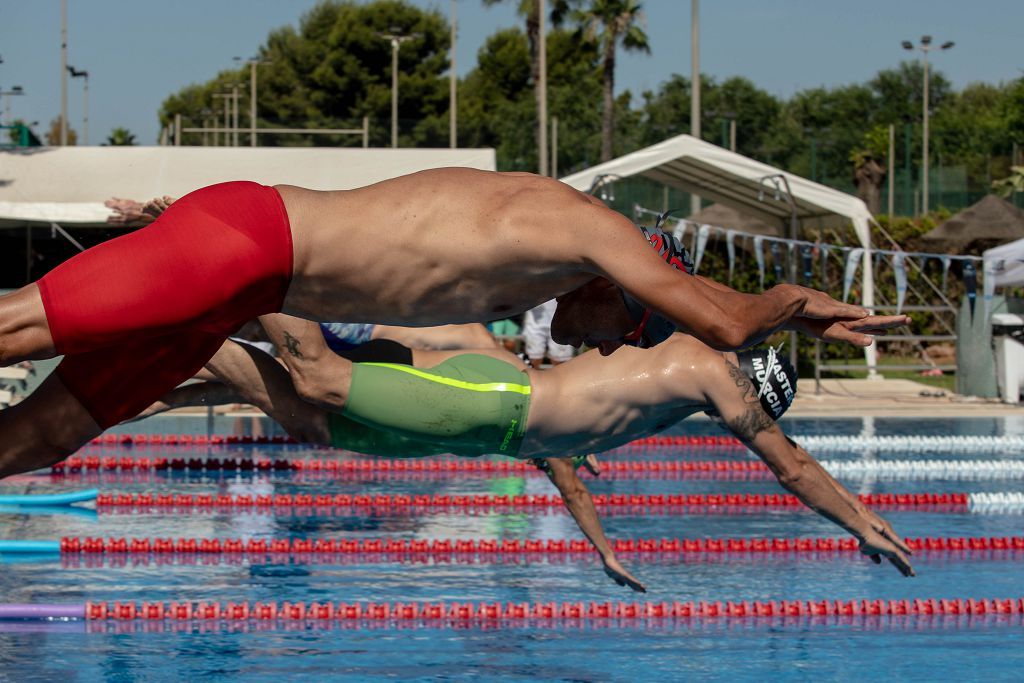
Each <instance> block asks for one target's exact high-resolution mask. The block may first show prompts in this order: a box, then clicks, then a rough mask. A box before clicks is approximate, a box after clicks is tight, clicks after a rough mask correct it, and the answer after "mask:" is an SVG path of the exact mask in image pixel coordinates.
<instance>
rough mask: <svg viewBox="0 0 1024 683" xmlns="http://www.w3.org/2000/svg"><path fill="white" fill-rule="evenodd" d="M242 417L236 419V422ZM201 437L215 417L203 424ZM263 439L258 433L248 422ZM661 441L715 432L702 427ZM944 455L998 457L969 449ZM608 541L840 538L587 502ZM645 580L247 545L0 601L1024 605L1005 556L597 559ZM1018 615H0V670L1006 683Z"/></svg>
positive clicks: (432, 531)
mask: <svg viewBox="0 0 1024 683" xmlns="http://www.w3.org/2000/svg"><path fill="white" fill-rule="evenodd" d="M247 426H248V425H247ZM784 426H785V428H786V430H787V431H788V432H789V433H791V434H794V435H797V440H799V436H800V435H837V434H839V435H844V434H848V435H851V436H855V435H862V434H868V435H879V436H884V435H909V434H916V435H940V434H960V435H978V436H1000V435H1007V434H1021V433H1024V425H1021V424H1018V423H1016V422H1015V421H1013V420H1009V419H962V420H955V421H950V420H941V421H940V420H908V419H873V420H872V419H855V420H854V419H851V420H836V419H829V420H820V419H789V420H785V421H784ZM206 428H207V425H206V421H205V420H196V419H194V418H188V419H184V418H168V419H156V420H151V421H148V422H145V423H141V424H138V425H133V426H132V429H130V430H127V431H129V432H133V433H134V432H139V431H145V430H147V429H148V430H149V431H151V432H152V433H183V432H192V433H205V431H206ZM213 428H214V430H216V431H218V432H221V433H224V432H228V431H230V430H231V429H232V428H233V425H232V423H231V422H230V421H229V420H227V419H225V418H218V419H217V421H215V423H214V425H213ZM262 428H263V429H265V430H268V431H271V430H272V429H273V427H272V426H270V425H263V427H262ZM673 433H677V434H718V433H720V432H718V431H717V428H716V427H714V426H713V425H711V424H710V423H708V422H705V421H692V422H687V423H682V424H680V425H678V426H677V427H675V428H674V430H673ZM90 448H92V449H93V451H91V452H93V453H102V454H103V455H117V456H119V457H120V456H131V457H137V456H142V455H153V454H154V453H155V452H156V451H160V452H161V453H162V454H165V455H166V454H169V453H170V452H171V451H172V450H173V454H174V457H185V458H194V457H200V458H201V457H204V456H205V455H208V454H209V455H216V456H217V457H235V458H241V457H250V456H252V457H259V458H280V457H287V458H325V457H343V458H348V457H352V456H348V455H338V454H336V453H331V452H329V451H326V450H323V449H312V448H306V447H299V446H238V447H228V446H217V447H192V448H191V450H185V449H183V447H181V446H176V447H170V446H165V447H157V446H134V447H117V446H104V447H90ZM751 457H752V456H751V455H750V454H748V453H746V452H744V451H742V450H740V449H736V448H731V449H723V448H715V447H699V448H689V447H688V448H685V449H683V448H678V447H675V448H671V449H669V448H662V449H657V450H644V451H640V450H635V451H627V450H619V451H615V452H613V453H609V454H607V455H605V456H603V459H604V460H605V461H611V460H613V459H615V460H618V459H621V460H634V461H635V460H650V459H661V460H749V459H750V458H751ZM957 457H958V455H957V454H955V453H954V454H951V453H949V452H941V453H940V452H935V453H928V452H918V451H915V452H913V453H909V452H900V451H898V450H874V451H864V452H856V451H853V450H850V451H845V452H843V451H838V452H837V451H830V452H828V453H822V454H819V459H822V460H871V459H876V460H886V459H899V460H907V459H915V460H924V459H956V458H957ZM960 457H961V458H962V459H986V460H1021V459H1024V454H1022V453H1019V452H999V451H990V452H985V453H980V454H979V453H971V454H965V455H962V456H960ZM91 476H92V479H89V478H88V475H87V476H81V475H72V474H68V475H66V476H64V477H63V478H61V477H54V476H51V475H49V474H36V475H31V476H29V477H23V478H20V479H17V480H15V482H14V483H8V484H6V485H3V486H2V487H0V488H2V492H4V493H14V492H25V491H27V490H31V491H33V492H48V491H68V490H76V489H81V488H87V487H90V486H94V485H96V486H98V487H99V488H100V489H101V490H104V491H116V492H143V491H146V492H154V493H156V492H173V493H232V494H243V493H248V494H251V495H259V494H269V493H299V492H312V493H331V494H336V493H352V494H356V493H359V494H363V493H371V494H375V493H385V494H423V493H426V494H436V493H446V494H450V495H456V494H460V495H461V494H478V493H481V494H482V493H489V494H508V495H515V494H521V493H526V494H540V493H547V494H550V493H552V492H553V491H554V489H553V488H552V487H551V486H550V484H549V483H548V482H547V480H546V479H545V478H544V477H542V476H536V475H533V474H529V475H522V476H521V475H516V476H492V477H488V476H482V475H479V474H474V475H459V474H449V475H436V474H434V475H430V476H427V475H421V476H412V475H402V476H398V475H395V476H393V477H390V478H388V477H386V476H381V475H380V474H379V473H377V474H373V473H367V474H366V475H365V476H362V475H352V476H346V477H333V478H332V477H321V478H316V477H311V476H308V475H307V476H300V474H297V473H291V472H271V473H236V472H213V473H211V472H207V473H194V472H155V473H148V472H147V473H134V474H128V475H122V474H120V473H99V474H96V473H93V474H92V475H91ZM584 478H585V480H586V481H587V484H588V486H589V487H590V488H591V490H592V491H593V492H594V493H606V494H610V493H645V494H646V493H665V494H667V493H680V492H694V493H696V492H702V493H712V492H714V493H730V492H750V493H778V492H781V489H780V487H779V486H778V485H777V484H776V483H774V481H772V480H770V479H763V478H750V479H731V480H724V479H686V478H662V479H655V478H645V477H637V476H631V477H624V476H620V477H616V476H614V475H612V474H610V473H609V474H606V475H605V476H604V477H602V478H600V479H594V478H592V477H589V475H584ZM844 484H846V485H847V486H848V488H850V489H851V490H852V491H854V492H857V493H878V492H937V493H942V492H953V491H964V492H1005V491H1020V490H1021V488H1022V486H1021V479H1020V478H1016V479H1015V478H1007V479H1002V480H1001V479H998V478H986V479H983V480H952V479H951V480H943V479H935V478H929V479H927V480H925V479H921V480H915V479H912V478H910V479H900V480H887V479H885V478H873V477H859V478H851V479H847V480H845V481H844ZM882 514H883V516H885V517H886V518H887V519H889V521H890V522H892V524H893V525H894V527H895V528H896V530H897V531H898V532H900V533H901V534H902V535H904V536H907V537H927V536H932V537H948V536H1020V535H1024V533H1022V531H1021V528H1022V521H1024V517H1022V515H1021V514H1019V513H1017V512H1003V513H979V512H968V511H954V512H949V511H947V512H936V511H927V510H891V511H882ZM602 520H603V523H604V525H605V529H606V532H607V533H608V535H609V536H610V537H611V538H615V539H628V538H655V539H660V538H688V539H689V538H706V537H743V538H754V537H797V536H799V537H819V536H825V537H842V536H843V535H844V533H843V532H842V531H841V530H840V529H838V528H837V527H835V526H833V525H832V524H831V523H829V522H828V521H826V520H824V519H822V518H820V517H818V516H816V515H814V514H813V513H811V512H808V511H806V510H804V509H802V508H801V509H799V510H792V509H785V508H782V509H770V508H769V509H763V510H758V509H753V510H743V511H742V512H740V513H738V514H723V513H721V512H720V511H709V512H707V513H704V514H688V515H681V514H678V512H677V511H672V510H661V511H659V510H657V509H655V508H651V509H646V510H626V511H618V512H616V513H614V514H602ZM0 530H2V534H0V538H4V539H40V540H54V539H59V538H61V537H65V536H79V537H85V536H89V537H104V538H106V537H126V538H133V537H149V538H153V537H170V538H175V539H177V538H180V537H196V538H220V539H224V538H241V539H250V538H257V539H272V538H334V539H338V538H363V539H385V540H386V539H430V540H432V539H505V538H510V539H534V538H540V539H578V538H581V534H580V532H579V531H578V529H577V528H576V526H575V524H574V523H573V521H572V518H571V517H570V516H569V515H568V514H566V513H564V512H563V511H562V510H561V509H559V508H551V509H547V510H533V509H526V510H523V509H516V510H505V511H490V510H483V509H476V510H468V511H467V510H426V511H423V510H419V511H415V513H410V511H408V510H392V511H390V512H389V511H382V510H375V511H371V512H365V511H358V510H351V511H346V510H340V511H339V510H334V511H332V512H330V513H329V514H316V513H315V512H313V513H312V514H310V515H307V514H305V513H302V514H292V513H290V512H281V511H276V512H275V511H265V512H252V511H249V512H240V511H229V510H211V511H205V512H194V513H170V514H146V513H127V514H122V513H118V514H112V513H107V512H103V511H101V512H99V513H98V514H97V513H96V512H94V511H92V510H83V509H78V510H76V511H74V512H65V513H64V514H32V515H27V514H24V513H21V512H18V511H15V510H6V511H0ZM620 560H621V561H622V562H623V564H625V565H626V566H627V567H628V568H629V569H630V570H631V571H632V572H633V573H634V574H635V575H636V576H637V577H638V578H639V579H640V580H641V581H643V582H645V583H646V585H647V587H648V589H649V591H650V592H649V593H648V594H647V595H646V596H640V595H637V594H635V593H632V592H630V591H627V590H626V589H624V588H621V587H619V586H617V585H615V584H614V583H612V582H611V581H610V580H608V579H607V578H606V577H605V576H604V574H603V572H602V570H601V566H600V562H599V561H598V560H597V557H596V555H594V554H592V553H587V554H578V553H573V554H568V555H565V556H563V555H527V554H519V555H510V556H500V555H499V556H494V555H488V556H483V555H478V556H464V557H463V556H458V555H451V556H419V557H417V556H415V555H391V556H389V555H386V554H385V555H381V554H377V555H339V556H333V557H332V556H327V557H325V556H306V557H305V558H303V557H296V558H283V559H274V558H273V557H270V558H261V559H253V558H247V557H241V558H240V557H234V558H231V557H227V558H225V557H223V556H214V557H203V556H182V557H176V556H167V557H164V556H156V555H121V556H117V555H114V556H105V557H85V556H81V557H67V556H65V557H64V558H63V559H61V558H57V557H28V558H25V557H14V556H6V557H3V556H0V593H2V597H0V602H5V603H14V602H34V603H82V602H85V601H104V600H107V601H115V600H118V601H129V600H134V601H139V602H141V601H185V600H193V601H199V600H216V601H235V602H240V601H278V602H281V601H290V602H306V603H309V602H325V601H333V602H340V601H344V602H414V601H415V602H419V601H461V602H470V601H472V602H481V601H500V602H503V603H504V602H528V603H543V602H549V601H553V602H558V603H561V602H564V601H583V602H589V601H596V602H603V601H617V600H634V599H640V600H653V601H669V602H671V601H677V600H678V601H683V602H686V601H694V602H696V601H700V600H705V601H709V602H714V601H719V600H721V601H741V600H762V601H764V600H781V599H813V600H823V599H828V600H853V599H862V598H864V599H876V598H880V599H900V598H907V599H913V598H989V597H1001V598H1011V597H1012V598H1018V597H1022V596H1024V570H1022V564H1021V563H1022V561H1024V551H1020V550H1018V551H1012V550H1011V551H984V552H959V553H958V552H929V551H922V552H920V553H918V554H917V555H916V556H915V557H914V558H913V561H914V565H915V568H916V570H917V573H918V576H917V577H916V578H912V579H907V578H903V577H902V576H900V574H899V573H898V572H897V571H896V570H895V569H894V568H893V567H891V566H888V565H882V566H875V565H874V564H872V563H871V562H869V561H867V560H866V559H864V558H862V557H861V556H860V555H859V554H856V553H839V552H830V551H829V552H817V553H814V552H803V553H768V554H739V553H717V554H696V553H681V554H669V553H625V554H622V555H621V556H620ZM1021 621H1022V620H1021V617H1020V616H1019V615H987V616H930V617H923V616H922V617H913V616H902V617H879V616H875V617H870V616H858V617H837V616H828V617H793V618H788V617H787V618H780V617H775V618H756V619H754V618H724V617H723V618H705V619H690V620H685V619H678V620H672V619H669V620H664V619H651V620H626V621H623V620H612V621H599V620H591V621H587V620H577V621H572V620H567V621H563V620H554V621H551V622H549V623H542V622H534V621H524V622H517V623H499V624H481V623H479V622H476V623H472V624H451V623H419V622H414V623H411V624H404V625H402V624H397V623H393V622H380V623H374V622H365V621H363V622H355V623H346V622H326V623H323V624H310V623H307V622H298V623H295V624H287V623H283V622H271V623H266V624H265V623H260V622H243V623H220V622H211V623H208V622H203V621H191V622H184V623H174V622H167V623H163V622H159V623H147V622H90V623H88V624H85V623H81V622H70V623H59V624H40V623H31V622H7V623H2V624H0V681H7V680H10V681H29V680H85V681H88V680H111V681H121V680H124V681H129V680H131V681H134V680H175V681H177V680H197V679H200V680H201V679H209V680H218V681H219V680H245V681H263V680H280V679H286V678H291V677H308V678H311V679H316V680H320V679H330V680H338V679H350V680H359V681H366V680H400V681H407V680H437V679H440V680H471V679H482V680H512V681H516V680H523V681H527V680H528V681H641V680H652V681H662V680H693V679H729V680H753V679H765V678H768V679H770V680H810V679H815V680H820V679H825V680H854V679H857V680H862V679H865V678H868V679H870V678H876V677H877V678H886V679H893V678H896V679H898V680H933V679H935V678H936V677H938V676H943V677H956V676H962V677H965V678H969V679H971V680H979V679H991V680H1020V676H1021V674H1020V672H1021V671H1024V642H1022V640H1024V639H1022V635H1024V629H1022V623H1021Z"/></svg>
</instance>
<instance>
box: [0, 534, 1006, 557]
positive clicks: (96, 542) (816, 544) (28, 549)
mask: <svg viewBox="0 0 1024 683" xmlns="http://www.w3.org/2000/svg"><path fill="white" fill-rule="evenodd" d="M904 540H905V542H906V544H907V546H909V547H910V549H911V550H913V551H914V552H925V553H929V552H931V553H971V552H974V551H977V552H979V553H987V552H990V551H1024V536H973V537H962V536H937V537H924V538H907V539H904ZM610 543H611V547H612V550H613V551H614V552H616V553H619V554H638V555H643V554H659V555H679V554H686V553H701V554H721V553H728V554H770V553H854V552H858V544H857V541H856V539H854V538H852V537H842V538H831V537H817V538H728V537H725V538H638V539H615V540H612V541H610ZM592 551H593V548H592V546H591V544H590V542H589V541H587V540H585V539H507V538H506V539H500V540H496V539H432V540H426V539H398V538H383V537H377V538H273V539H263V538H250V539H246V540H243V539H240V538H224V539H218V538H177V539H175V538H161V537H142V538H123V537H108V538H102V537H93V536H83V537H78V536H66V537H64V538H61V539H60V540H59V541H31V540H23V541H21V540H19V541H2V540H0V553H26V554H37V553H50V554H57V553H60V554H63V555H106V554H130V555H151V554H152V555H168V554H169V555H193V554H199V555H238V556H242V555H245V556H251V555H260V556H262V555H275V556H279V557H281V556H306V555H312V554H329V555H359V556H371V555H386V556H394V555H417V556H424V557H444V558H451V557H458V556H463V555H517V556H518V555H566V554H581V553H588V554H589V553H590V552H592Z"/></svg>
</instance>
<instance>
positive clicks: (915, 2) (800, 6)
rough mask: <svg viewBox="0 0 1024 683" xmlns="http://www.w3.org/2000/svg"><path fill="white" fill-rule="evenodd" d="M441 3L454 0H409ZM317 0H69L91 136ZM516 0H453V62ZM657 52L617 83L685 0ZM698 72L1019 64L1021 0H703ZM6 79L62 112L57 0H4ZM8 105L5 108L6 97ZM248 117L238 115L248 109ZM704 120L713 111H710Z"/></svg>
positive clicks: (661, 58)
mask: <svg viewBox="0 0 1024 683" xmlns="http://www.w3.org/2000/svg"><path fill="white" fill-rule="evenodd" d="M411 2H412V4H415V5H417V6H419V7H422V8H425V9H438V10H439V11H441V12H442V13H443V14H445V15H447V14H448V12H449V11H450V7H451V3H450V0H411ZM315 4H316V1H315V0H174V1H173V2H167V1H166V0H68V63H69V64H71V65H73V66H75V67H76V68H78V69H84V70H87V71H88V72H89V119H90V121H89V143H90V144H99V143H101V142H103V140H104V139H105V138H106V136H107V135H108V134H109V133H110V131H111V130H112V129H113V128H115V127H118V126H123V127H126V128H128V129H129V130H131V131H132V132H133V133H134V134H135V135H136V138H137V140H138V142H139V143H140V144H144V145H146V144H155V143H156V141H157V138H158V135H159V123H158V120H157V111H158V110H159V108H160V104H161V102H162V101H163V100H164V99H165V98H166V97H167V96H168V95H170V94H172V93H174V92H175V91H177V90H178V89H179V88H181V87H183V86H186V85H188V84H190V83H199V82H203V81H206V80H208V79H210V78H212V77H213V76H215V75H216V74H217V72H218V71H219V70H222V69H225V68H228V67H231V66H232V64H233V62H232V58H233V57H235V56H241V57H249V56H252V55H255V54H256V53H257V50H258V49H259V47H260V46H261V45H262V44H263V42H264V41H265V40H266V37H267V34H268V33H269V32H270V31H271V30H273V29H275V28H277V27H280V26H283V25H286V24H291V25H297V24H298V21H299V19H300V17H301V16H302V14H303V13H304V12H305V11H307V10H308V9H309V8H310V7H312V6H313V5H315ZM517 5H518V0H505V2H502V3H500V4H498V5H497V6H493V7H485V6H484V4H483V2H482V1H481V0H457V7H458V9H457V13H458V22H459V38H458V41H457V46H456V65H457V69H458V72H459V75H460V76H461V75H464V74H465V73H466V72H467V71H468V70H469V69H471V68H472V66H473V65H474V63H475V62H476V53H477V51H478V50H479V49H480V47H481V45H482V44H483V42H484V40H485V39H486V37H487V36H489V35H491V34H493V33H494V32H495V31H497V30H499V29H502V28H507V27H511V26H519V25H521V24H522V20H521V19H519V18H518V17H517V16H516V14H515V8H516V6H517ZM643 8H644V11H645V13H646V30H647V33H648V36H649V38H650V44H651V54H650V55H641V54H636V55H630V54H621V55H620V58H619V61H618V65H617V68H616V90H617V91H618V92H621V91H623V90H625V89H629V90H631V91H632V92H633V93H634V94H635V95H639V93H641V92H643V91H644V90H653V89H656V88H657V87H658V85H659V84H660V83H662V82H664V81H665V80H667V79H668V78H669V77H670V76H671V74H673V73H681V74H684V75H687V76H689V74H690V68H691V64H690V3H689V2H687V0H644V2H643ZM698 23H699V26H700V67H701V72H702V73H704V74H706V75H710V76H712V77H714V78H715V79H718V80H724V79H726V78H729V77H731V76H744V77H746V78H749V79H750V80H752V81H753V82H754V83H755V84H756V85H758V86H759V87H761V88H763V89H765V90H767V91H768V92H770V93H772V94H774V95H776V96H779V97H789V96H790V95H792V94H793V93H794V92H797V91H799V90H801V89H804V88H810V87H817V86H837V85H845V84H849V83H859V82H864V81H867V80H869V79H870V78H872V77H873V76H874V75H875V74H876V73H877V72H878V71H879V70H881V69H885V68H891V67H893V66H896V65H897V64H898V63H899V62H900V61H901V60H905V59H908V58H917V56H918V55H919V53H917V52H915V53H913V55H912V54H911V53H909V52H906V51H904V50H903V49H902V48H901V47H900V43H901V41H903V40H912V41H914V42H915V43H916V42H917V41H918V39H919V38H920V36H922V35H924V34H930V35H932V36H934V40H935V43H936V44H941V43H943V42H945V41H947V40H953V41H955V42H956V46H955V47H954V48H953V49H951V50H949V51H947V52H941V53H936V52H933V53H932V58H931V61H932V63H933V64H934V66H935V68H936V69H938V70H939V71H942V72H943V73H944V74H945V75H946V77H947V78H949V80H950V81H951V82H952V83H953V85H954V87H955V88H958V89H959V88H962V87H963V86H965V85H967V84H969V83H972V82H977V81H984V82H988V83H999V82H1005V81H1008V80H1011V79H1014V78H1018V77H1020V76H1021V75H1024V51H1022V50H1021V26H1024V2H1022V1H1021V0H974V2H963V0H858V1H857V2H850V1H849V0H770V1H765V0H703V2H701V3H700V18H699V22H698ZM0 58H2V59H3V63H2V64H0V91H7V90H9V89H10V88H11V87H12V86H15V85H20V86H22V88H23V89H24V93H25V94H24V95H22V96H17V97H14V96H12V97H7V98H3V100H4V101H3V106H4V107H5V108H6V107H7V106H8V105H9V106H10V112H11V117H12V118H22V119H25V120H27V121H38V122H39V126H37V130H44V129H45V128H46V127H47V126H48V124H49V122H50V120H52V119H53V118H55V117H56V116H57V115H58V114H59V113H60V0H0ZM68 100H69V116H68V119H69V121H70V123H71V125H72V127H74V128H76V129H79V130H80V129H81V122H82V113H83V106H82V104H83V92H82V81H81V79H77V80H71V81H69V87H68ZM0 111H2V110H0ZM243 125H244V122H243ZM705 125H707V123H706V122H705Z"/></svg>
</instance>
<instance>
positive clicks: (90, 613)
mask: <svg viewBox="0 0 1024 683" xmlns="http://www.w3.org/2000/svg"><path fill="white" fill-rule="evenodd" d="M1022 613H1024V598H952V599H951V598H913V599H906V598H905V599H890V600H881V599H874V600H869V599H862V600H767V601H752V600H737V601H732V600H717V601H705V600H700V601H696V602H695V601H687V602H679V601H676V602H667V601H666V602H651V601H645V602H621V601H605V602H595V601H589V602H535V603H528V602H506V603H501V602H444V601H439V602H311V603H305V602H280V603H279V602H247V601H242V602H217V601H198V602H193V601H172V602H135V601H112V602H87V603H85V604H71V605H0V618H7V619H79V618H83V617H80V616H78V615H79V614H81V615H83V616H84V618H85V619H86V620H90V621H107V620H110V621H137V620H148V621H182V620H186V621H190V620H219V621H223V622H237V621H246V622H247V621H269V620H285V621H290V620H298V621H301V620H310V621H313V622H328V621H377V622H379V621H388V622H403V621H405V622H408V621H421V620H422V621H427V622H432V621H439V622H459V623H494V622H519V623H523V622H529V621H531V620H537V619H541V620H550V619H555V620H564V621H566V622H567V623H574V622H576V621H577V620H578V621H584V622H585V621H606V620H619V621H635V620H648V619H718V618H723V617H731V618H744V619H756V618H759V617H804V616H934V615H977V616H982V615H1019V614H1022Z"/></svg>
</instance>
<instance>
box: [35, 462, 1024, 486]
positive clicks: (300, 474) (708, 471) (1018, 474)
mask: <svg viewBox="0 0 1024 683" xmlns="http://www.w3.org/2000/svg"><path fill="white" fill-rule="evenodd" d="M821 465H822V466H823V467H824V468H825V469H826V470H828V471H829V472H830V473H831V474H832V475H833V476H836V477H845V478H850V479H853V478H858V479H862V478H875V479H885V480H919V479H925V480H927V479H941V480H996V479H1021V478H1024V460H856V461H850V460H825V461H822V462H821ZM601 470H602V474H603V475H605V476H607V477H608V478H609V479H669V480H675V479H704V480H760V479H767V480H770V479H773V476H772V474H771V472H770V471H769V470H768V468H767V467H766V466H765V465H764V463H762V462H761V461H759V460H616V459H606V460H604V462H602V463H601ZM51 472H52V473H53V474H54V475H56V476H63V477H67V478H71V477H77V478H79V479H80V478H82V475H85V474H88V473H111V474H114V473H119V474H130V475H134V478H132V479H131V481H134V482H140V481H145V478H144V477H140V476H138V475H143V474H153V473H157V472H160V473H165V472H183V473H206V474H212V473H224V472H229V473H232V472H257V473H273V472H284V473H288V474H290V475H292V476H294V477H296V478H306V479H313V480H317V479H319V480H324V479H330V480H356V479H367V478H374V477H379V478H387V479H393V478H399V477H416V478H420V477H425V476H430V475H434V476H437V477H438V478H442V477H447V476H449V475H453V474H457V475H478V476H510V475H515V476H541V475H542V474H543V473H542V472H540V471H539V470H538V469H537V468H536V467H534V466H533V465H531V464H528V463H525V462H521V461H516V460H474V459H461V460H452V459H450V458H445V459H436V458H424V459H411V460H387V459H355V460H339V459H327V458H324V459H320V458H316V459H276V460H268V459H262V458H261V459H256V460H238V459H234V458H224V459H222V458H189V459H185V458H167V457H156V458H149V457H141V458H132V457H126V456H121V457H117V456H106V457H99V456H88V457H84V458H83V457H78V456H73V457H71V458H68V459H67V460H65V461H64V462H62V463H58V464H57V465H54V466H53V467H52V468H51ZM111 480H112V481H113V480H116V479H111Z"/></svg>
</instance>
